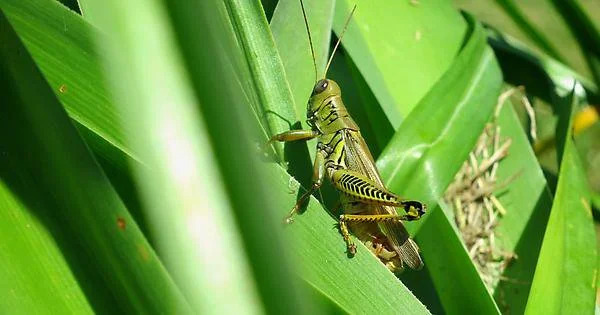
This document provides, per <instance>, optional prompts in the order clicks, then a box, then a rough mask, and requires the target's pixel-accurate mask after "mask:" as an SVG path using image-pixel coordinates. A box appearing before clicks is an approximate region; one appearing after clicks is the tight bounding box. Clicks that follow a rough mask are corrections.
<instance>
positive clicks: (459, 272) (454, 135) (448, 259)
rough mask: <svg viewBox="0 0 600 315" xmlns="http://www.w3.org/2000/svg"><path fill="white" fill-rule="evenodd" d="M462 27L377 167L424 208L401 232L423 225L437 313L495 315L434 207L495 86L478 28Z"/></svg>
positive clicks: (420, 239) (421, 239)
mask: <svg viewBox="0 0 600 315" xmlns="http://www.w3.org/2000/svg"><path fill="white" fill-rule="evenodd" d="M467 21H468V22H469V25H470V27H471V31H470V32H469V34H468V37H467V40H466V43H465V46H464V47H463V49H462V50H461V52H460V53H459V55H458V56H457V57H456V59H455V60H454V62H453V63H452V65H451V67H450V69H449V70H448V71H447V72H446V73H444V75H443V76H442V78H440V80H439V81H438V82H437V83H436V84H435V85H434V86H433V87H432V89H431V90H430V91H429V93H428V94H427V95H426V96H425V97H424V98H423V99H422V100H421V102H420V103H419V104H418V106H417V107H415V109H414V110H413V111H412V112H411V113H410V115H409V116H408V117H406V119H405V120H404V121H403V123H402V124H401V125H400V127H399V128H398V131H397V132H396V134H395V135H394V137H393V138H392V140H391V141H390V143H389V144H388V146H387V147H386V149H385V150H384V151H383V153H382V154H381V156H380V158H379V159H378V161H377V166H378V167H379V170H380V171H381V174H382V176H383V178H384V180H385V182H386V183H387V187H388V188H389V189H390V190H392V191H393V192H395V193H398V194H399V195H400V196H402V197H403V198H407V199H417V200H421V201H423V202H425V203H426V204H427V205H428V206H429V209H430V211H429V213H427V214H426V215H425V216H424V217H423V218H422V219H421V220H419V221H416V222H411V223H407V228H408V229H409V231H411V232H412V233H413V234H414V233H415V232H416V231H417V229H418V227H420V226H423V225H424V226H423V227H422V230H423V231H419V234H417V237H416V240H417V243H418V244H419V246H420V247H421V251H422V255H423V257H424V260H425V265H426V266H427V268H428V270H429V271H430V273H431V276H432V280H433V282H434V284H435V286H436V289H437V290H438V294H439V296H440V299H441V302H442V304H443V306H444V310H445V311H447V312H449V313H457V312H464V311H465V307H466V308H468V309H469V310H470V311H471V312H477V313H482V312H483V313H497V312H498V309H497V306H496V305H495V303H494V301H493V299H492V298H491V296H490V295H489V293H488V292H487V290H486V289H485V287H484V285H483V282H482V281H481V279H480V277H479V275H478V274H477V271H476V270H475V266H474V265H473V264H472V263H471V262H470V259H469V257H468V254H467V252H466V250H465V248H464V246H463V245H462V243H461V240H460V238H459V235H458V234H457V231H456V230H454V228H453V226H452V224H451V222H452V221H451V220H452V218H449V217H447V216H446V214H445V213H444V212H443V211H441V209H439V208H438V207H436V204H437V203H438V200H439V199H441V198H442V196H443V194H444V191H445V189H446V187H447V186H448V185H449V184H450V182H451V181H452V179H453V178H454V174H455V173H456V172H457V171H458V170H459V169H460V167H461V166H462V164H463V161H464V160H465V159H466V158H467V156H468V154H469V152H470V151H471V149H472V148H473V146H474V144H475V143H476V141H477V139H478V137H479V134H480V133H481V131H482V130H483V127H484V125H485V123H486V122H487V120H488V119H489V117H490V114H491V112H492V109H493V108H494V104H495V103H496V99H497V97H498V94H499V90H500V85H501V81H502V76H501V74H500V69H499V68H498V65H497V63H496V61H495V59H494V56H493V53H492V51H491V49H490V48H489V47H488V46H487V45H486V40H485V33H484V31H483V28H482V27H481V25H479V24H478V23H476V22H475V21H474V20H473V19H472V18H471V17H467ZM438 235H442V236H441V237H437V236H438ZM447 270H452V272H447ZM465 299H467V300H469V303H468V304H465V303H464V301H465Z"/></svg>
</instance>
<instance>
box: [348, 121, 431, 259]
mask: <svg viewBox="0 0 600 315" xmlns="http://www.w3.org/2000/svg"><path fill="white" fill-rule="evenodd" d="M344 140H345V143H346V148H345V149H346V150H345V153H346V159H345V162H346V166H347V167H348V169H349V170H352V171H355V172H359V173H361V174H363V175H364V176H367V177H368V178H370V179H371V180H373V181H374V182H375V183H377V184H378V185H379V186H381V188H383V189H385V190H388V189H386V188H385V186H384V184H383V182H382V180H381V176H380V175H379V172H378V171H377V168H376V166H375V161H374V160H373V156H372V155H371V151H369V148H368V147H367V144H366V142H365V140H364V139H363V137H362V135H361V134H360V131H358V130H352V129H346V130H344ZM369 209H372V213H371V214H398V213H397V212H396V209H395V208H394V207H390V206H380V205H372V206H370V207H369ZM378 227H379V229H380V230H381V232H382V233H383V234H384V235H385V236H386V237H387V239H388V243H389V245H390V246H391V247H392V248H393V249H394V250H395V251H396V252H397V253H398V255H399V257H400V259H401V260H402V262H403V263H406V264H407V265H408V266H409V267H410V268H412V269H421V268H422V267H423V261H422V260H421V257H420V256H419V247H418V246H417V244H416V243H415V242H414V241H413V240H412V239H410V235H409V234H408V231H407V230H406V228H405V227H404V225H403V224H402V223H401V222H399V221H398V222H383V223H378Z"/></svg>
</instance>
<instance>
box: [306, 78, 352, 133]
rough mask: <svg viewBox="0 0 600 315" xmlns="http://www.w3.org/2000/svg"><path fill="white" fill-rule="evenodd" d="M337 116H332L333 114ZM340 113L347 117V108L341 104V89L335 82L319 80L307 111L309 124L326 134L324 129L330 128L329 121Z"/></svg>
mask: <svg viewBox="0 0 600 315" xmlns="http://www.w3.org/2000/svg"><path fill="white" fill-rule="evenodd" d="M332 112H333V113H334V114H335V115H331V113H332ZM338 113H344V114H345V115H347V112H346V108H345V107H344V104H343V103H342V102H341V90H340V87H339V86H338V85H337V83H335V81H333V80H329V79H322V80H319V81H318V82H317V83H316V84H315V87H314V88H313V91H312V95H311V96H310V100H309V101H308V107H307V109H306V118H307V123H308V124H309V125H310V126H311V127H312V128H313V129H317V130H319V131H321V132H325V133H327V132H326V130H324V128H325V129H326V127H325V126H328V125H329V124H327V123H326V122H324V121H325V120H327V119H333V118H335V117H337V116H338Z"/></svg>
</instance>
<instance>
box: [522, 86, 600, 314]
mask: <svg viewBox="0 0 600 315" xmlns="http://www.w3.org/2000/svg"><path fill="white" fill-rule="evenodd" d="M576 100H577V98H576V97H574V95H573V93H571V94H570V95H568V96H566V97H564V98H563V99H562V104H559V105H560V106H559V108H561V109H562V115H561V116H560V117H559V119H560V120H559V124H558V127H557V145H558V148H559V150H558V151H559V154H558V156H559V159H560V169H559V174H558V183H557V187H556V194H555V196H554V202H553V204H552V210H551V213H550V218H549V220H548V226H547V227H546V232H545V234H544V241H543V244H542V248H541V252H540V258H539V260H538V263H537V266H536V269H535V275H534V278H533V283H532V285H531V291H530V294H529V300H528V301H527V307H526V309H525V313H526V314H534V313H535V314H539V313H549V314H561V313H565V312H572V311H573V310H577V311H580V312H585V311H587V312H590V313H591V312H592V311H593V309H594V305H595V295H596V285H597V279H596V277H597V269H596V267H597V261H596V243H595V239H596V236H595V231H594V224H593V218H592V211H591V207H590V194H589V190H588V187H587V183H586V179H585V175H584V172H583V168H582V166H581V161H580V160H579V157H578V155H577V151H576V149H575V146H574V144H573V140H572V138H571V137H572V131H571V128H572V117H573V111H574V107H575V101H576Z"/></svg>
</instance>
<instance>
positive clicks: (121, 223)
mask: <svg viewBox="0 0 600 315" xmlns="http://www.w3.org/2000/svg"><path fill="white" fill-rule="evenodd" d="M117 226H118V227H119V229H121V230H125V228H126V227H127V223H126V222H125V219H123V218H121V217H118V218H117Z"/></svg>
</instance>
